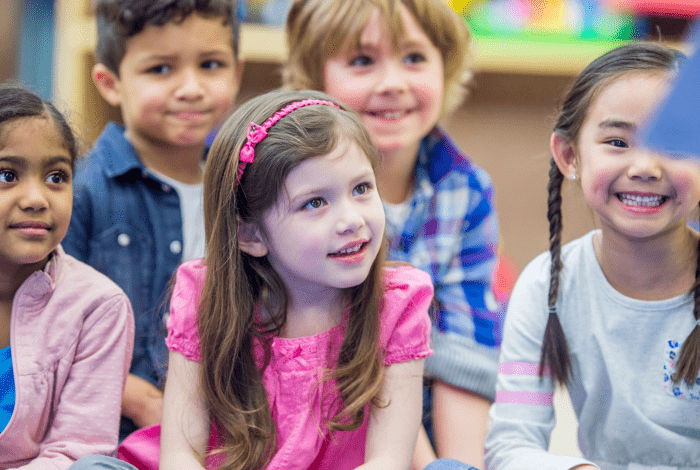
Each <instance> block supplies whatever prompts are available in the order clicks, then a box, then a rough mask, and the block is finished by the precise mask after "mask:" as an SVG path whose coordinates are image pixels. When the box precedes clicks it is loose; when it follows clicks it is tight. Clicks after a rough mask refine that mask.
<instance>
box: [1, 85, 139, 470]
mask: <svg viewBox="0 0 700 470" xmlns="http://www.w3.org/2000/svg"><path fill="white" fill-rule="evenodd" d="M76 155H77V145H76V139H75V137H74V136H73V133H72V131H71V129H70V127H69V126H68V124H67V123H66V121H65V119H64V118H63V116H62V115H61V114H60V113H59V112H58V111H57V110H56V108H54V106H53V105H51V103H49V102H47V101H43V100H42V99H41V98H39V97H38V96H36V95H34V94H33V93H31V92H28V91H26V90H24V89H22V88H18V87H10V86H0V468H2V469H6V468H21V469H42V470H43V469H48V468H51V469H66V468H68V467H69V466H70V465H71V464H72V463H73V462H74V461H75V460H77V459H78V458H80V457H82V456H85V455H90V454H110V453H112V452H113V451H114V449H115V447H116V445H117V430H118V427H119V411H120V402H121V394H122V388H123V386H124V380H125V378H126V374H127V372H128V366H129V363H130V360H131V352H132V347H133V334H134V329H133V328H134V326H133V315H132V312H131V307H130V305H129V301H128V299H127V297H126V295H125V294H124V293H123V292H122V291H121V290H120V289H119V288H118V287H117V286H116V284H114V283H113V282H112V281H110V280H109V279H107V278H106V277H105V276H103V275H102V274H100V273H98V272H97V271H95V270H94V269H92V268H90V267H89V266H87V265H85V264H83V263H81V262H79V261H77V260H75V259H74V258H72V257H71V256H68V255H66V254H65V253H64V252H63V249H62V248H61V246H60V245H59V243H60V242H61V240H62V239H63V237H64V235H65V234H66V231H67V230H68V223H69V221H70V217H71V206H72V200H73V190H72V175H73V165H74V163H75V159H76Z"/></svg>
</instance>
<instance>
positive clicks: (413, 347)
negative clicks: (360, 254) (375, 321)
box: [380, 265, 433, 364]
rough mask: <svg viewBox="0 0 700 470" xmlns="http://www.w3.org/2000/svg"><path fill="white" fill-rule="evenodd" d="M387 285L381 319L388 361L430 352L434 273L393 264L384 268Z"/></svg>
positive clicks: (412, 357) (386, 359)
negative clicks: (432, 274)
mask: <svg viewBox="0 0 700 470" xmlns="http://www.w3.org/2000/svg"><path fill="white" fill-rule="evenodd" d="M384 285H385V293H384V299H383V305H382V309H381V313H380V322H381V344H382V346H383V347H384V349H385V352H386V357H385V361H386V364H391V363H394V362H405V361H407V360H411V359H418V358H421V357H426V356H428V355H430V354H431V353H432V351H431V350H430V328H431V326H430V324H431V322H430V315H429V310H430V306H431V303H432V300H433V284H432V281H431V279H430V276H429V275H428V274H427V273H425V272H423V271H421V270H419V269H416V268H414V267H412V266H408V265H398V266H390V267H386V268H384Z"/></svg>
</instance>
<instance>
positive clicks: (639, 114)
mask: <svg viewBox="0 0 700 470" xmlns="http://www.w3.org/2000/svg"><path fill="white" fill-rule="evenodd" d="M682 57H683V56H682V55H681V54H680V53H678V52H676V51H674V50H671V49H667V48H665V47H663V46H661V45H658V44H648V43H635V44H629V45H625V46H622V47H620V48H617V49H615V50H612V51H610V52H608V53H606V54H604V55H603V56H601V57H599V58H598V59H596V60H594V61H593V62H592V63H591V64H590V65H588V66H587V67H586V68H585V69H584V70H583V72H582V73H581V74H580V75H579V76H578V78H577V79H576V80H575V82H574V83H573V85H572V87H571V89H570V90H569V92H568V95H567V96H566V98H565V101H564V103H563V106H562V108H561V111H560V113H559V117H558V120H557V123H556V126H555V127H554V132H553V133H552V137H551V141H550V147H551V151H552V156H553V158H552V160H551V169H550V172H549V175H550V179H549V185H548V191H549V207H548V218H549V224H550V238H549V240H550V250H549V252H546V253H543V254H541V255H540V256H538V257H537V258H535V260H534V261H532V262H531V263H530V264H529V265H528V267H527V268H526V269H525V270H524V271H523V273H522V275H521V277H520V278H519V280H518V282H517V284H516V286H515V288H514V291H513V294H512V296H511V300H510V304H509V307H508V313H507V315H506V322H505V329H504V337H503V347H502V351H501V358H500V368H499V377H498V382H497V387H496V402H495V405H494V406H493V407H492V409H491V412H490V414H491V418H492V427H491V429H490V432H489V435H488V437H487V440H486V448H487V449H486V451H487V455H486V468H487V469H488V470H501V469H513V468H517V469H520V470H528V469H538V470H539V469H562V470H564V469H574V468H575V469H577V470H583V469H586V470H590V469H596V468H600V469H603V470H621V469H652V468H654V469H660V468H663V469H677V470H689V469H700V380H699V379H698V369H699V368H700V287H699V286H700V282H699V280H700V279H699V277H700V276H699V273H700V269H699V265H698V264H699V263H698V253H699V251H700V245H699V240H700V234H698V232H696V231H695V230H693V229H692V228H689V226H688V224H687V219H688V217H690V216H691V214H692V215H693V216H695V217H697V210H696V209H697V206H698V203H699V202H700V166H698V164H697V163H696V162H694V161H687V160H681V159H673V158H670V157H666V156H664V155H661V154H657V153H654V152H652V151H650V150H647V149H645V148H642V147H641V144H640V138H639V135H638V130H639V128H640V126H641V125H642V124H643V123H644V122H645V119H646V118H647V117H648V116H649V114H650V113H651V112H652V111H653V110H654V109H655V107H656V105H657V103H658V102H659V100H660V99H661V97H662V96H663V95H664V93H665V92H666V90H667V88H668V86H669V82H670V80H671V79H672V78H673V76H674V74H675V73H676V70H677V67H678V62H679V60H682V59H681V58H682ZM564 180H569V181H570V182H572V183H573V184H577V185H579V186H580V188H581V189H582V192H583V195H584V197H585V198H586V201H587V202H588V205H589V206H590V207H591V209H593V211H594V212H595V213H596V215H597V216H598V219H599V221H600V229H598V230H595V231H592V232H590V233H588V234H586V235H584V236H583V237H581V238H579V239H577V240H575V241H573V242H571V243H569V244H567V245H565V246H563V247H562V246H561V230H562V223H561V220H562V214H561V187H562V184H563V183H564ZM567 184H569V183H568V182H567ZM555 382H559V383H560V384H563V385H566V387H567V388H568V391H569V394H570V397H571V401H572V403H573V406H574V410H575V412H576V415H577V416H578V420H579V428H578V443H579V446H580V449H581V451H582V453H583V455H584V458H574V457H566V456H559V455H553V454H549V453H548V452H547V448H548V446H549V439H550V433H551V431H552V428H553V427H554V424H555V418H554V409H553V408H552V393H553V392H554V386H555Z"/></svg>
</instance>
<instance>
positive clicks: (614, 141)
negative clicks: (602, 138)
mask: <svg viewBox="0 0 700 470" xmlns="http://www.w3.org/2000/svg"><path fill="white" fill-rule="evenodd" d="M607 143H608V144H610V145H612V146H613V147H619V148H627V147H629V146H628V145H627V142H625V141H624V140H621V139H612V140H608V142H607Z"/></svg>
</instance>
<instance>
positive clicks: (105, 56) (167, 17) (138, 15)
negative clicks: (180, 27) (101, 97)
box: [95, 0, 240, 76]
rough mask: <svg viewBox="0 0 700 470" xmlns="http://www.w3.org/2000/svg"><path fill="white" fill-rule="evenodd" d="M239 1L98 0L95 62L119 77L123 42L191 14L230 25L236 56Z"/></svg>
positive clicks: (179, 20) (182, 19)
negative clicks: (147, 27)
mask: <svg viewBox="0 0 700 470" xmlns="http://www.w3.org/2000/svg"><path fill="white" fill-rule="evenodd" d="M238 1H239V0H97V1H96V2H95V3H96V16H97V46H96V48H95V56H96V59H97V62H98V63H100V64H104V65H105V66H106V67H107V68H108V69H110V70H111V71H112V72H114V73H115V74H116V75H117V76H119V64H121V61H122V59H123V58H124V54H125V53H126V42H127V39H129V38H130V37H132V36H134V35H136V34H138V33H140V32H141V31H143V29H144V28H145V27H146V26H163V25H164V24H166V23H169V22H171V21H174V22H176V23H179V22H182V21H184V20H185V19H186V18H187V17H188V16H190V15H191V14H192V13H199V14H200V15H202V16H205V17H210V18H222V19H223V22H224V24H225V25H228V26H230V27H231V41H232V43H233V52H234V54H235V55H236V56H238V41H239V28H240V21H239V19H238Z"/></svg>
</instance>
